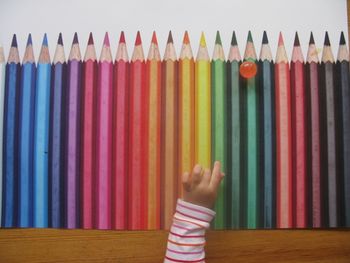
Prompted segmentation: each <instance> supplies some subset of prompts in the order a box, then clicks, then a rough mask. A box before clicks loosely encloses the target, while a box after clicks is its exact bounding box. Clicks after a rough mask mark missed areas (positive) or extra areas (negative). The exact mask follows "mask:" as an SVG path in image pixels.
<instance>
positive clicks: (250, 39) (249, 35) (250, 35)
mask: <svg viewBox="0 0 350 263" xmlns="http://www.w3.org/2000/svg"><path fill="white" fill-rule="evenodd" d="M247 42H252V43H253V37H252V32H251V31H250V30H249V31H248V37H247Z"/></svg>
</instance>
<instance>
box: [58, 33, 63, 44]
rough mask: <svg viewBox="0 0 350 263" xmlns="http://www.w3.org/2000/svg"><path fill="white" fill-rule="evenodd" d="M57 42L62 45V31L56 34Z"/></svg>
mask: <svg viewBox="0 0 350 263" xmlns="http://www.w3.org/2000/svg"><path fill="white" fill-rule="evenodd" d="M57 44H58V45H61V46H63V39H62V33H59V35H58V40H57Z"/></svg>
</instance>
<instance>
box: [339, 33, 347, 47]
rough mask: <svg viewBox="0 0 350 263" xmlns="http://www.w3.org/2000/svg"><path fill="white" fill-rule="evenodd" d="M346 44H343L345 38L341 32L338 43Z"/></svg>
mask: <svg viewBox="0 0 350 263" xmlns="http://www.w3.org/2000/svg"><path fill="white" fill-rule="evenodd" d="M345 44H346V42H345V36H344V32H343V31H341V33H340V41H339V45H345Z"/></svg>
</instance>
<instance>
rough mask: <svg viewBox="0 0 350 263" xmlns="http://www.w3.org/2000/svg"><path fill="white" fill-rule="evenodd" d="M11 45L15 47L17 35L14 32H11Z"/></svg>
mask: <svg viewBox="0 0 350 263" xmlns="http://www.w3.org/2000/svg"><path fill="white" fill-rule="evenodd" d="M11 47H17V37H16V34H13V37H12V42H11Z"/></svg>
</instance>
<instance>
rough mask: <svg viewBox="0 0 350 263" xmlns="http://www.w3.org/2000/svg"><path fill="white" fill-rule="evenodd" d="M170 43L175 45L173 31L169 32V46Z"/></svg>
mask: <svg viewBox="0 0 350 263" xmlns="http://www.w3.org/2000/svg"><path fill="white" fill-rule="evenodd" d="M169 43H174V42H173V35H172V34H171V30H170V31H169V35H168V41H167V44H169Z"/></svg>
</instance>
